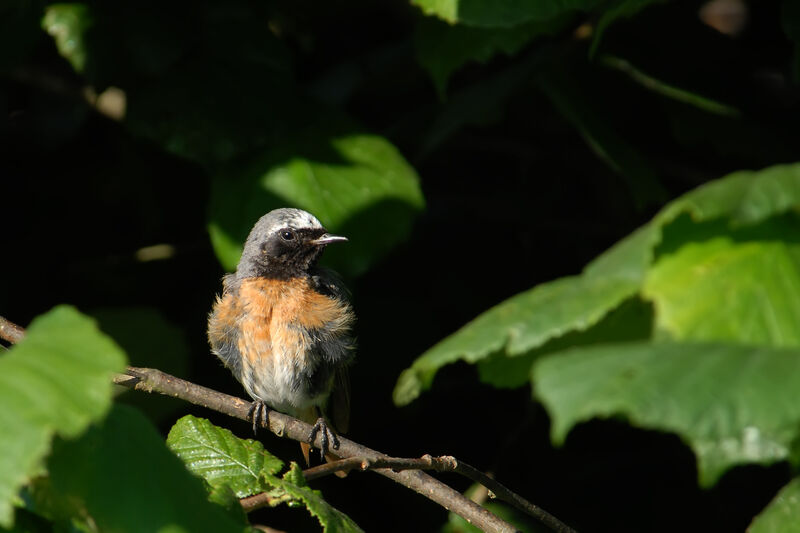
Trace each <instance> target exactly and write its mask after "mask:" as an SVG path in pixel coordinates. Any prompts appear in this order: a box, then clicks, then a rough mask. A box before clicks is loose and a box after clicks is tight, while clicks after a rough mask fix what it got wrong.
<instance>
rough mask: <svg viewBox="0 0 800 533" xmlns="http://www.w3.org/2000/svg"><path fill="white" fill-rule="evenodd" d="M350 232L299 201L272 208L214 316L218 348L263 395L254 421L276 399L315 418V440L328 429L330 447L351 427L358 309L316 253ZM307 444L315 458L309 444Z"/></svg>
mask: <svg viewBox="0 0 800 533" xmlns="http://www.w3.org/2000/svg"><path fill="white" fill-rule="evenodd" d="M346 240H347V238H345V237H340V236H338V235H332V234H330V233H328V232H327V231H326V230H325V228H324V227H322V224H320V222H319V220H317V219H316V218H315V217H314V216H313V215H311V214H310V213H307V212H305V211H302V210H300V209H276V210H274V211H270V212H269V213H267V214H266V215H264V216H263V217H261V219H259V221H258V222H256V224H255V226H253V229H252V230H251V231H250V235H249V236H248V237H247V241H246V242H245V244H244V250H243V252H242V258H241V259H240V261H239V265H238V266H237V268H236V272H235V273H233V274H228V275H226V276H225V277H224V278H223V279H222V286H223V289H222V295H221V296H218V297H217V300H216V302H215V303H214V307H213V309H212V311H211V314H210V315H209V319H208V341H209V343H210V344H211V351H212V352H213V353H214V354H215V355H216V356H217V357H219V358H220V360H222V362H223V363H224V364H225V366H226V367H228V368H229V369H230V370H231V372H232V373H233V375H234V376H235V377H236V379H238V380H239V382H240V383H241V384H242V385H243V386H244V388H245V390H246V391H247V393H248V394H249V395H250V396H251V397H252V398H253V400H254V401H253V406H252V407H251V409H250V413H249V416H250V417H251V419H252V421H253V431H255V430H256V427H257V426H258V424H259V422H264V423H266V422H267V421H268V416H269V409H275V410H277V411H280V412H282V413H286V414H289V415H292V416H294V417H296V418H299V419H301V420H303V421H305V422H308V423H310V424H314V428H313V430H312V431H311V434H310V435H309V436H308V442H309V443H313V442H314V439H315V437H316V435H317V433H319V432H321V433H322V449H321V450H320V451H321V454H320V455H321V456H323V457H324V456H325V454H326V453H327V452H328V447H329V444H332V448H333V449H337V448H338V447H339V439H338V438H337V436H336V432H345V431H347V426H348V422H349V416H350V413H349V410H350V398H349V396H350V393H349V386H348V380H347V367H348V365H349V364H350V363H351V362H352V360H353V357H354V339H353V336H352V326H353V322H354V320H355V316H354V314H353V310H352V307H351V306H350V303H349V301H348V297H347V291H346V289H345V288H344V286H343V285H342V283H341V281H340V280H339V279H338V277H337V276H336V275H335V274H334V273H333V272H331V271H329V270H326V269H324V268H321V267H318V266H317V261H318V260H319V258H320V256H321V255H322V252H323V251H324V249H325V247H326V246H327V245H328V244H331V243H335V242H342V241H346ZM328 415H329V416H330V418H328V417H327V416H328ZM329 423H330V424H331V426H332V427H329ZM301 446H302V447H303V455H304V456H305V458H306V461H308V452H309V448H310V446H309V444H305V443H301Z"/></svg>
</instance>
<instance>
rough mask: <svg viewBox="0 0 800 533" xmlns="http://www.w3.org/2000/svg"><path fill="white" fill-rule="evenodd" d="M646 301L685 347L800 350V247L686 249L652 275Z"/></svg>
mask: <svg viewBox="0 0 800 533" xmlns="http://www.w3.org/2000/svg"><path fill="white" fill-rule="evenodd" d="M793 229H794V230H795V231H791V232H789V231H787V233H786V234H785V237H786V238H789V237H790V235H792V234H796V231H797V230H800V228H798V227H797V224H795V225H794V228H793ZM643 296H644V297H645V298H647V299H650V300H652V301H653V302H654V304H655V307H656V325H657V327H658V328H659V329H661V330H663V331H667V332H669V333H670V335H671V336H672V337H674V338H677V339H692V340H701V341H715V340H718V341H727V340H730V341H737V342H741V343H743V344H764V345H771V346H787V347H793V346H800V328H798V324H800V246H798V245H797V244H788V243H785V242H780V241H779V240H775V241H772V242H761V241H754V242H733V241H732V240H731V239H730V238H727V237H718V238H715V239H712V240H708V241H704V242H698V243H689V244H686V245H685V246H683V247H682V248H680V249H679V250H678V251H677V252H675V253H674V254H670V255H665V256H664V257H663V258H661V259H660V260H659V261H658V262H657V263H656V265H655V266H654V267H653V268H652V269H651V271H650V273H649V275H648V278H647V281H646V283H645V285H644V288H643Z"/></svg>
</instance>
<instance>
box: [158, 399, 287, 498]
mask: <svg viewBox="0 0 800 533" xmlns="http://www.w3.org/2000/svg"><path fill="white" fill-rule="evenodd" d="M167 446H169V448H170V449H171V450H172V451H173V452H175V454H176V455H177V456H178V457H180V458H181V460H183V462H184V463H185V464H186V466H187V467H188V468H189V470H191V471H192V472H194V473H195V474H197V475H198V476H200V477H202V478H203V479H205V480H206V482H208V484H209V485H211V487H213V488H217V487H221V486H228V487H230V488H231V489H232V490H233V491H234V493H236V496H238V497H239V498H244V497H246V496H251V495H253V494H256V493H259V492H263V491H264V490H266V488H267V487H266V486H265V484H264V476H265V475H271V474H276V473H277V472H279V471H280V470H281V469H282V468H283V461H281V460H280V459H278V458H277V457H275V456H274V455H272V454H271V453H269V452H268V451H266V450H265V449H264V446H263V445H262V444H261V443H260V442H258V441H255V440H252V439H246V440H245V439H240V438H238V437H236V436H235V435H234V434H233V433H231V432H230V431H229V430H227V429H224V428H221V427H218V426H215V425H214V424H212V423H211V422H209V421H208V420H206V419H204V418H196V417H194V416H191V415H186V416H184V417H183V418H181V419H180V420H178V421H177V422H176V423H175V425H174V426H172V429H171V430H170V432H169V436H168V437H167Z"/></svg>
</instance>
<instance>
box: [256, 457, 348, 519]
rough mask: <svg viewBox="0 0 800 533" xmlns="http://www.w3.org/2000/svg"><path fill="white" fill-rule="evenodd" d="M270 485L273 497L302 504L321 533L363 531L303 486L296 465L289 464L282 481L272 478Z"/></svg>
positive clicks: (317, 492) (315, 493)
mask: <svg viewBox="0 0 800 533" xmlns="http://www.w3.org/2000/svg"><path fill="white" fill-rule="evenodd" d="M301 481H302V484H301V483H300V482H301ZM270 483H271V484H272V485H273V487H275V488H274V489H273V490H272V491H271V492H272V495H273V496H274V497H276V498H279V499H284V498H288V501H290V502H302V504H303V505H305V507H306V508H307V509H308V512H309V513H311V515H312V516H315V517H316V518H317V520H319V523H320V525H322V529H323V531H331V532H336V533H338V532H340V531H342V532H345V533H347V532H356V531H363V530H362V529H361V528H360V527H358V525H357V524H356V523H355V522H353V520H352V519H351V518H350V517H349V516H347V515H346V514H344V513H342V512H341V511H339V510H337V509H336V508H334V507H333V506H331V505H330V504H329V503H328V502H326V501H325V500H324V499H323V498H322V495H321V494H320V492H319V491H318V490H312V489H310V488H308V487H307V486H305V480H304V479H303V473H302V471H301V470H300V467H299V466H297V463H294V462H293V463H292V464H291V466H290V468H289V471H288V472H286V474H284V476H283V478H282V479H277V478H274V479H272V480H271V481H270Z"/></svg>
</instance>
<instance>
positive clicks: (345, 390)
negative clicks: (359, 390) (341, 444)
mask: <svg viewBox="0 0 800 533" xmlns="http://www.w3.org/2000/svg"><path fill="white" fill-rule="evenodd" d="M333 379H334V382H333V390H331V395H330V398H329V399H328V412H329V413H330V417H331V422H333V427H334V428H336V431H338V432H339V433H347V430H348V429H350V377H349V375H348V372H347V367H344V366H342V367H340V368H339V369H337V370H336V375H335V376H334V378H333Z"/></svg>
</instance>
